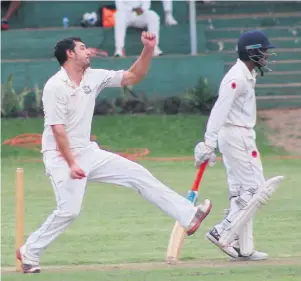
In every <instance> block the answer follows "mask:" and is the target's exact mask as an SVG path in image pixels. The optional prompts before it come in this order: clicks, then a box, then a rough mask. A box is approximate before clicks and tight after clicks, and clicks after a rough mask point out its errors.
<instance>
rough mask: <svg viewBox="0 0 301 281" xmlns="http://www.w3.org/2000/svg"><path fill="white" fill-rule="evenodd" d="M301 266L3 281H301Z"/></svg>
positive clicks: (100, 273)
mask: <svg viewBox="0 0 301 281" xmlns="http://www.w3.org/2000/svg"><path fill="white" fill-rule="evenodd" d="M300 276H301V267H300V266H296V265H295V266H281V265H278V266H277V267H276V266H274V267H272V266H267V267H263V266H259V265H257V266H255V265H253V266H248V267H242V268H235V269H230V268H223V269H220V268H199V269H198V268H184V269H178V268H168V269H165V270H152V271H150V270H131V271H129V270H127V271H125V270H122V271H113V272H112V271H110V272H107V271H105V272H103V271H82V272H78V271H76V272H61V273H59V274H58V273H54V272H46V273H43V277H42V278H41V275H30V276H22V277H20V276H18V278H17V277H16V274H10V275H6V274H5V275H3V276H2V280H3V281H15V280H31V281H35V280H43V281H58V280H59V281H82V280H105V281H142V280H143V281H158V280H168V281H200V280H201V281H216V280H225V281H228V280H229V281H242V280H243V281H254V280H260V281H261V280H273V281H284V280H285V281H298V280H301V277H300Z"/></svg>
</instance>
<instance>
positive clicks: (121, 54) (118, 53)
mask: <svg viewBox="0 0 301 281" xmlns="http://www.w3.org/2000/svg"><path fill="white" fill-rule="evenodd" d="M114 56H115V57H125V49H124V48H117V49H116V50H115V53H114Z"/></svg>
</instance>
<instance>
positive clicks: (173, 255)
mask: <svg viewBox="0 0 301 281" xmlns="http://www.w3.org/2000/svg"><path fill="white" fill-rule="evenodd" d="M207 164H208V160H207V161H206V162H204V163H203V164H202V165H201V166H200V167H199V170H198V172H197V175H196V178H195V180H194V183H193V185H192V187H191V189H190V190H189V191H188V193H187V196H186V198H187V200H189V201H191V202H192V203H193V204H194V205H195V204H196V202H197V199H198V190H199V185H200V182H201V180H202V177H203V174H204V172H205V169H206V166H207ZM186 236H187V234H186V230H185V228H184V227H182V226H181V225H180V224H179V222H176V223H175V224H174V227H173V229H172V232H171V234H170V238H169V243H168V248H167V253H166V262H167V263H169V264H175V263H177V261H178V259H179V256H180V251H181V248H182V245H183V243H184V239H185V237H186Z"/></svg>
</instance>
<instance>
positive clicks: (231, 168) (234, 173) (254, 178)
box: [216, 125, 265, 245]
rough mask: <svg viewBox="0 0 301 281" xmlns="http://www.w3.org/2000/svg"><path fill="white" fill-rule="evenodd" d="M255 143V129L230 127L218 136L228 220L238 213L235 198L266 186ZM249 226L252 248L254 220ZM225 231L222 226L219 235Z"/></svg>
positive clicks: (217, 227)
mask: <svg viewBox="0 0 301 281" xmlns="http://www.w3.org/2000/svg"><path fill="white" fill-rule="evenodd" d="M255 141H256V135H255V132H254V130H252V129H246V128H243V127H237V126H231V125H227V126H224V127H223V128H222V129H221V130H220V132H219V136H218V144H219V150H220V152H221V153H222V157H223V163H224V166H225V168H226V172H227V182H228V186H229V199H230V203H229V209H230V212H229V215H228V216H227V218H229V217H231V215H233V213H235V212H237V211H238V210H239V209H238V206H237V205H236V204H235V198H236V197H238V196H239V195H240V194H242V193H243V192H246V191H248V190H254V191H255V190H256V189H257V188H259V187H260V186H262V185H263V184H264V183H265V179H264V175H263V168H262V163H261V160H260V155H259V152H258V149H257V146H256V142H255ZM231 198H232V200H231ZM248 224H249V225H248V230H249V231H250V232H249V234H248V237H249V245H250V244H253V242H252V241H250V237H251V238H252V220H251V221H249V223H248ZM222 228H223V222H221V223H220V224H218V225H217V226H216V229H217V230H218V231H219V232H220V230H222ZM251 240H252V239H251Z"/></svg>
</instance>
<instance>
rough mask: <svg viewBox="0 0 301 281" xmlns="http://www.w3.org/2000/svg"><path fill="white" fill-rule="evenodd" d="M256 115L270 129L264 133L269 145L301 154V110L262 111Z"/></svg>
mask: <svg viewBox="0 0 301 281" xmlns="http://www.w3.org/2000/svg"><path fill="white" fill-rule="evenodd" d="M258 115H259V117H260V118H262V119H263V120H264V122H265V123H266V124H267V126H268V127H269V128H270V129H271V131H270V132H267V133H266V135H267V138H268V140H269V141H270V143H271V144H273V145H275V146H278V147H281V148H284V149H285V150H286V151H288V152H290V153H293V154H299V155H300V154H301V108H298V109H285V110H284V109H273V110H262V111H259V112H258Z"/></svg>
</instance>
